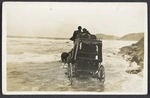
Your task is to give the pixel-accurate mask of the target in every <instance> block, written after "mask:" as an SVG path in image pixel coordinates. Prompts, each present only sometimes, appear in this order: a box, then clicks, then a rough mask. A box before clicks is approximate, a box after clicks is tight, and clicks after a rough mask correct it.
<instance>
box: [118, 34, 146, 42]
mask: <svg viewBox="0 0 150 98" xmlns="http://www.w3.org/2000/svg"><path fill="white" fill-rule="evenodd" d="M143 36H144V33H130V34H127V35H124V36H123V37H121V38H120V39H119V40H133V41H138V40H139V39H141V38H142V37H143Z"/></svg>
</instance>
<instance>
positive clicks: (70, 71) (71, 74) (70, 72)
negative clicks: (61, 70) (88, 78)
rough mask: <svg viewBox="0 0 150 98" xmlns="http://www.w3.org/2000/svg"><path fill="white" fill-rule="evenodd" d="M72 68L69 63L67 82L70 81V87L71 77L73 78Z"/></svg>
mask: <svg viewBox="0 0 150 98" xmlns="http://www.w3.org/2000/svg"><path fill="white" fill-rule="evenodd" d="M72 69H73V67H72V64H71V63H69V70H68V73H69V80H70V83H71V85H72V77H73V72H72V71H73V70H72Z"/></svg>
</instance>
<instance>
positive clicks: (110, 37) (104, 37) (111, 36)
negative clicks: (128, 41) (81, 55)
mask: <svg viewBox="0 0 150 98" xmlns="http://www.w3.org/2000/svg"><path fill="white" fill-rule="evenodd" d="M96 37H97V38H98V39H99V38H102V39H103V40H117V39H119V37H117V36H114V35H105V34H102V33H99V34H96Z"/></svg>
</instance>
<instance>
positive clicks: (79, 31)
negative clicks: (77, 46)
mask: <svg viewBox="0 0 150 98" xmlns="http://www.w3.org/2000/svg"><path fill="white" fill-rule="evenodd" d="M81 30H82V27H81V26H78V30H76V31H74V33H73V36H72V37H71V38H70V40H72V41H74V42H75V39H76V38H77V35H78V34H80V33H82V31H81Z"/></svg>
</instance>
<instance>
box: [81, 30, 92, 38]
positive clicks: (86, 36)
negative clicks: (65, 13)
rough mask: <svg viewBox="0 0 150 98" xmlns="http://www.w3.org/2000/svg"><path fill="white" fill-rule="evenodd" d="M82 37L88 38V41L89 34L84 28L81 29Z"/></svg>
mask: <svg viewBox="0 0 150 98" xmlns="http://www.w3.org/2000/svg"><path fill="white" fill-rule="evenodd" d="M82 36H83V38H89V39H90V32H89V31H88V30H87V29H86V28H83V33H82Z"/></svg>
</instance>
